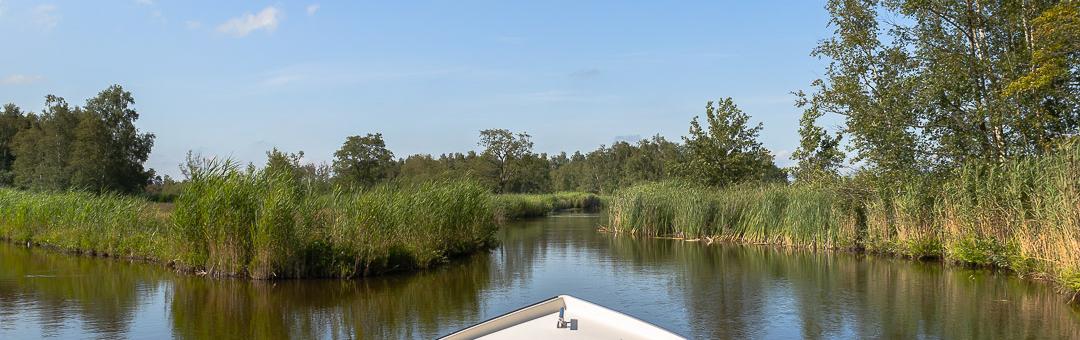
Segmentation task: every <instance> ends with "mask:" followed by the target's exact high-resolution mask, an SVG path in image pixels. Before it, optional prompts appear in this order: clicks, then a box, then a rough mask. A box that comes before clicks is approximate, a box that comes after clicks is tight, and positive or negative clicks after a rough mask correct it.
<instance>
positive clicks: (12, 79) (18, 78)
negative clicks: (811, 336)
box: [0, 74, 45, 85]
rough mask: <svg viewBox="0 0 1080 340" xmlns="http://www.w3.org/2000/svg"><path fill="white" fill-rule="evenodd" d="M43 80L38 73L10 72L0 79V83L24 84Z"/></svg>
mask: <svg viewBox="0 0 1080 340" xmlns="http://www.w3.org/2000/svg"><path fill="white" fill-rule="evenodd" d="M42 80H45V77H42V76H39V75H25V74H12V75H9V76H7V77H4V78H2V79H0V85H26V84H32V83H36V82H39V81H42Z"/></svg>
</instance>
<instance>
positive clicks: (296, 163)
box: [263, 148, 304, 182]
mask: <svg viewBox="0 0 1080 340" xmlns="http://www.w3.org/2000/svg"><path fill="white" fill-rule="evenodd" d="M303 158H304V152H303V151H300V152H297V153H287V152H282V151H280V150H278V149H277V148H273V149H271V150H270V151H267V152H266V167H265V168H263V169H264V170H265V171H266V172H268V173H274V174H277V173H282V174H285V175H286V176H289V177H290V178H292V179H293V180H295V181H298V182H299V181H300V180H301V179H302V178H303V176H304V173H303V171H302V169H301V168H302V167H303V166H302V165H301V164H300V161H301V160H302V159H303Z"/></svg>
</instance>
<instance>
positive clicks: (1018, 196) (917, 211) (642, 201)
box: [608, 146, 1080, 292]
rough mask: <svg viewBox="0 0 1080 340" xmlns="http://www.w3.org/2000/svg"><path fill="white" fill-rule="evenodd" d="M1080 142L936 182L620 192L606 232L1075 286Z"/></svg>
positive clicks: (663, 187) (1079, 257)
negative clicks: (856, 255) (871, 255)
mask: <svg viewBox="0 0 1080 340" xmlns="http://www.w3.org/2000/svg"><path fill="white" fill-rule="evenodd" d="M1077 174H1080V146H1066V147H1063V148H1062V149H1061V150H1058V151H1056V152H1055V153H1052V154H1050V155H1046V156H1042V157H1033V158H1027V159H1021V160H1016V161H1012V162H1008V163H1006V164H1003V165H985V164H977V163H973V164H969V165H965V166H962V167H960V168H958V169H956V170H955V172H954V173H953V174H952V176H944V177H943V178H932V177H930V176H927V177H925V178H917V179H914V180H911V181H909V182H908V183H907V184H904V185H901V186H899V187H892V188H879V189H875V188H873V187H872V186H870V185H866V184H864V183H863V182H861V181H859V180H857V179H854V178H848V179H844V180H842V181H840V182H839V183H833V184H831V185H818V186H814V185H747V186H734V187H729V188H722V189H718V188H707V187H703V186H699V185H693V184H687V183H681V182H662V183H652V184H644V185H638V186H634V187H631V188H627V189H624V190H621V191H619V192H617V193H616V195H615V196H614V197H613V198H612V202H611V206H610V208H609V209H608V212H609V216H610V219H609V221H610V224H611V225H610V226H609V227H608V229H609V230H611V231H614V232H617V233H630V234H641V235H646V236H667V237H682V238H689V239H698V238H707V239H710V240H722V241H731V242H738V243H750V244H774V245H784V246H796V247H810V248H841V249H854V250H865V251H869V252H875V253H884V254H895V255H901V256H906V257H912V258H940V259H943V260H945V261H947V262H950V263H957V264H961V265H970V266H985V267H996V268H1004V269H1009V270H1013V271H1015V272H1017V273H1019V274H1020V275H1026V276H1034V277H1042V278H1048V279H1051V280H1054V281H1056V282H1058V283H1059V284H1060V285H1061V286H1062V287H1063V288H1064V289H1065V290H1068V291H1071V292H1078V291H1080V274H1078V273H1080V203H1078V202H1080V176H1077Z"/></svg>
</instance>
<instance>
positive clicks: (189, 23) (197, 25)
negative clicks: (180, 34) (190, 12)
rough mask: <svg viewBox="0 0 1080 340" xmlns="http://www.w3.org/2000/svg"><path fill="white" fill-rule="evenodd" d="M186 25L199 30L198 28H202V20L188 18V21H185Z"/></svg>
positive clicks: (188, 27) (190, 28)
mask: <svg viewBox="0 0 1080 340" xmlns="http://www.w3.org/2000/svg"><path fill="white" fill-rule="evenodd" d="M184 27H185V28H187V29H189V30H197V29H200V28H202V22H199V21H195V20H188V21H185V22H184Z"/></svg>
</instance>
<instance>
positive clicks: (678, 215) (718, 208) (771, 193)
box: [608, 181, 859, 248]
mask: <svg viewBox="0 0 1080 340" xmlns="http://www.w3.org/2000/svg"><path fill="white" fill-rule="evenodd" d="M842 199H843V198H842V197H840V195H839V193H838V192H835V191H830V190H823V189H822V188H817V187H809V186H805V187H804V186H785V185H763V186H737V187H732V188H728V189H724V190H714V189H709V188H705V187H701V186H697V185H693V184H689V183H685V182H677V181H671V182H661V183H652V184H644V185H639V186H634V187H631V188H628V189H625V190H621V191H619V192H618V193H616V194H615V196H614V197H612V200H611V201H612V203H611V206H610V207H609V208H608V213H609V216H610V219H609V221H610V223H611V225H610V228H611V230H612V231H615V232H625V233H630V234H638V235H646V236H667V237H678V238H686V239H708V240H712V241H732V242H740V243H751V244H777V245H790V246H806V247H815V248H854V247H856V246H857V239H858V236H859V232H858V229H857V224H856V223H855V222H856V221H857V218H856V213H857V212H856V211H855V210H854V209H847V208H845V207H847V206H849V205H848V204H843V203H840V202H839V201H841V200H842Z"/></svg>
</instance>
